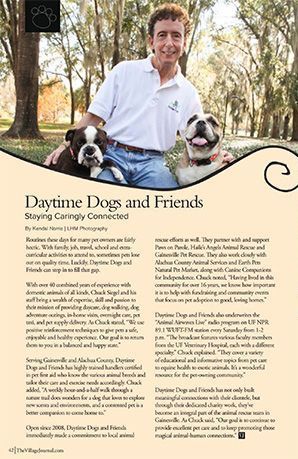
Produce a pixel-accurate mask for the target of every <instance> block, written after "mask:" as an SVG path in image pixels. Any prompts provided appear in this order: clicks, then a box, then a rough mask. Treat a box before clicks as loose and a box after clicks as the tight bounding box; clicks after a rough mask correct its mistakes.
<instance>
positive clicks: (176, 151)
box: [0, 119, 298, 172]
mask: <svg viewBox="0 0 298 459" xmlns="http://www.w3.org/2000/svg"><path fill="white" fill-rule="evenodd" d="M10 125H11V120H8V119H1V120H0V148H1V147H2V148H5V149H6V150H8V151H10V152H12V153H15V154H17V155H18V156H20V157H22V158H26V159H29V160H31V161H34V162H36V163H43V162H44V160H45V158H46V156H47V155H48V154H49V153H51V152H52V151H53V150H54V149H55V148H56V147H57V146H58V145H60V144H61V142H62V140H63V138H64V135H65V132H66V131H67V129H69V128H70V125H69V124H63V123H60V124H50V123H40V125H39V127H40V130H41V133H42V135H43V137H44V140H25V139H6V138H2V137H1V133H3V132H5V131H6V130H7V129H8V127H9V126H10ZM266 145H276V146H284V147H286V148H289V149H290V150H292V151H295V152H296V153H298V142H285V141H282V140H273V139H255V138H250V137H232V136H227V137H226V138H225V139H224V142H223V148H224V149H225V150H227V151H228V152H230V153H232V154H233V155H234V157H235V158H238V157H240V156H242V155H244V154H246V153H249V152H251V151H253V150H256V149H257V148H261V147H263V146H266ZM183 148H184V142H183V141H182V140H181V139H178V140H177V143H176V145H175V147H174V148H173V149H172V150H170V151H169V152H167V153H166V161H167V164H168V166H169V168H170V169H171V171H172V172H174V171H175V168H176V164H177V161H178V160H179V158H180V156H181V154H182V151H183Z"/></svg>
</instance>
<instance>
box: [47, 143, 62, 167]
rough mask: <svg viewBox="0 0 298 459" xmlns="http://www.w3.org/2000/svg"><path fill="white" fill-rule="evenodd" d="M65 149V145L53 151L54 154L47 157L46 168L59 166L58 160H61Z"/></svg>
mask: <svg viewBox="0 0 298 459" xmlns="http://www.w3.org/2000/svg"><path fill="white" fill-rule="evenodd" d="M65 148H66V145H64V144H63V143H62V144H61V145H59V147H58V148H56V150H54V151H52V153H51V154H49V156H47V157H46V159H45V162H44V165H45V166H50V165H51V164H57V162H58V159H59V157H60V155H61V153H62V151H63V150H65Z"/></svg>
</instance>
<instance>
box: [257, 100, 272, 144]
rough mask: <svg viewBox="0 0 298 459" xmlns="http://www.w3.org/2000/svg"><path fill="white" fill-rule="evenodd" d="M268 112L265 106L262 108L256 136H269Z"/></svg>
mask: <svg viewBox="0 0 298 459" xmlns="http://www.w3.org/2000/svg"><path fill="white" fill-rule="evenodd" d="M269 125H270V113H269V112H268V111H267V110H266V106H265V107H264V108H263V109H262V116H261V122H260V127H259V132H258V137H268V136H269Z"/></svg>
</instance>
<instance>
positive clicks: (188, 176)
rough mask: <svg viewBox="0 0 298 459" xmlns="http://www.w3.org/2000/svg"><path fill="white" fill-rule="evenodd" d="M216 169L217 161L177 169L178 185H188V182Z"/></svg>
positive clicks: (194, 180)
mask: <svg viewBox="0 0 298 459" xmlns="http://www.w3.org/2000/svg"><path fill="white" fill-rule="evenodd" d="M216 169H218V163H217V162H212V163H211V164H207V165H205V166H196V165H193V166H191V165H189V166H188V167H184V168H181V169H179V170H177V178H178V182H179V184H180V185H188V184H189V183H193V182H197V181H198V180H201V179H202V178H203V177H206V175H209V174H212V172H214V171H216Z"/></svg>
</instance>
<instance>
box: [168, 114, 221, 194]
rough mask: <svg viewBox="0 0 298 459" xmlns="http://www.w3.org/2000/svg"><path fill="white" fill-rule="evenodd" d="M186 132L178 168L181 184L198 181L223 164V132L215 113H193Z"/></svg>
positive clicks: (177, 172) (178, 178) (177, 174)
mask: <svg viewBox="0 0 298 459" xmlns="http://www.w3.org/2000/svg"><path fill="white" fill-rule="evenodd" d="M184 133H185V141H186V145H185V150H184V153H183V156H182V157H181V159H180V161H179V163H178V165H177V168H176V176H177V180H178V183H179V185H188V184H190V183H193V182H196V181H198V180H200V179H201V178H203V177H205V176H206V175H209V174H211V173H212V172H214V171H215V170H217V169H219V168H220V167H222V165H223V155H222V153H221V142H222V133H221V129H220V126H219V122H218V121H217V119H216V118H215V117H214V116H213V115H211V114H201V113H198V114H195V115H193V116H192V117H191V118H190V119H189V120H188V122H187V126H186V129H185V131H184Z"/></svg>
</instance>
